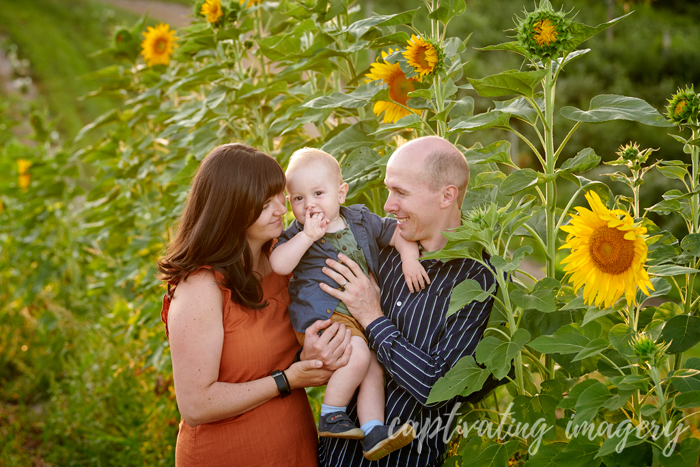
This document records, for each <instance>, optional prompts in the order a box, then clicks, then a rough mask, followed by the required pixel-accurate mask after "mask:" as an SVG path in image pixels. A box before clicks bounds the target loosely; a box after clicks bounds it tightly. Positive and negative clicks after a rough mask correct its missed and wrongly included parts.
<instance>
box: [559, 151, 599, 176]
mask: <svg viewBox="0 0 700 467" xmlns="http://www.w3.org/2000/svg"><path fill="white" fill-rule="evenodd" d="M598 164H600V156H598V155H596V153H595V151H594V150H593V149H591V148H586V149H582V150H581V151H579V153H578V154H576V156H575V157H573V158H571V159H568V160H566V161H564V163H563V164H562V166H561V169H560V170H562V171H565V172H570V173H580V172H586V171H588V170H591V169H593V168H595V167H597V166H598Z"/></svg>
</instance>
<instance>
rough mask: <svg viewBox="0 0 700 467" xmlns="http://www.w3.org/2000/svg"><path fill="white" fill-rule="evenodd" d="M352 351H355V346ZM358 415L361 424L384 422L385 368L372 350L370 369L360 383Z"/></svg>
mask: <svg viewBox="0 0 700 467" xmlns="http://www.w3.org/2000/svg"><path fill="white" fill-rule="evenodd" d="M363 343H364V341H363ZM352 351H353V353H354V352H355V347H354V346H353V348H352ZM357 417H358V418H359V419H360V426H362V425H364V424H365V423H367V422H369V421H370V420H379V421H380V422H381V423H382V424H384V370H383V369H382V367H381V366H380V365H379V362H378V361H377V354H376V353H374V351H372V350H370V362H369V369H368V370H367V375H365V378H364V379H363V380H362V383H360V392H359V394H358V395H357Z"/></svg>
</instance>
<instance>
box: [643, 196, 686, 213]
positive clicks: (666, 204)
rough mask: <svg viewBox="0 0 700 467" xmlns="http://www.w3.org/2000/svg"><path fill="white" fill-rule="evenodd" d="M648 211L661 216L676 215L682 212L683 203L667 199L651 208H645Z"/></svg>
mask: <svg viewBox="0 0 700 467" xmlns="http://www.w3.org/2000/svg"><path fill="white" fill-rule="evenodd" d="M645 210H646V211H651V212H658V213H659V214H664V215H668V214H675V213H676V212H679V211H680V210H681V203H680V201H678V200H677V199H665V200H663V201H660V202H658V203H656V204H655V205H653V206H652V207H650V208H645Z"/></svg>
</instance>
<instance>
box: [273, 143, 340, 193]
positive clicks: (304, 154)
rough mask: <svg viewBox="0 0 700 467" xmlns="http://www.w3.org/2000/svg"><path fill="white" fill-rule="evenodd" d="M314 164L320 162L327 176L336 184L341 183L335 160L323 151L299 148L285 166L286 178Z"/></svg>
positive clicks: (338, 166)
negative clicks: (336, 182) (299, 169)
mask: <svg viewBox="0 0 700 467" xmlns="http://www.w3.org/2000/svg"><path fill="white" fill-rule="evenodd" d="M314 162H320V163H321V164H323V165H324V166H325V167H326V169H327V170H328V173H329V175H331V176H333V177H335V178H336V179H337V180H338V184H342V183H343V174H342V173H341V171H340V164H338V161H337V160H336V159H335V157H333V156H331V155H330V154H328V153H327V152H325V151H321V150H320V149H314V148H301V149H297V150H296V151H294V154H292V157H290V158H289V164H288V165H287V171H286V174H287V177H289V175H290V174H291V173H292V172H293V171H294V170H296V169H298V168H301V167H304V166H306V165H307V164H311V163H314Z"/></svg>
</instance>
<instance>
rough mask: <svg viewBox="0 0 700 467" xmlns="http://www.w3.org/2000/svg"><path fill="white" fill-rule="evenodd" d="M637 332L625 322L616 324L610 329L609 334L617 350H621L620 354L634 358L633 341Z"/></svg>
mask: <svg viewBox="0 0 700 467" xmlns="http://www.w3.org/2000/svg"><path fill="white" fill-rule="evenodd" d="M636 334H637V333H635V332H634V329H632V328H630V327H629V326H627V325H626V324H624V323H620V324H616V325H615V326H613V327H612V329H610V334H608V339H609V340H610V343H611V344H612V346H613V347H615V350H617V351H618V352H620V355H622V356H624V357H627V358H632V357H634V350H633V349H632V346H631V344H630V343H631V342H632V339H633V338H634V336H635V335H636Z"/></svg>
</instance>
